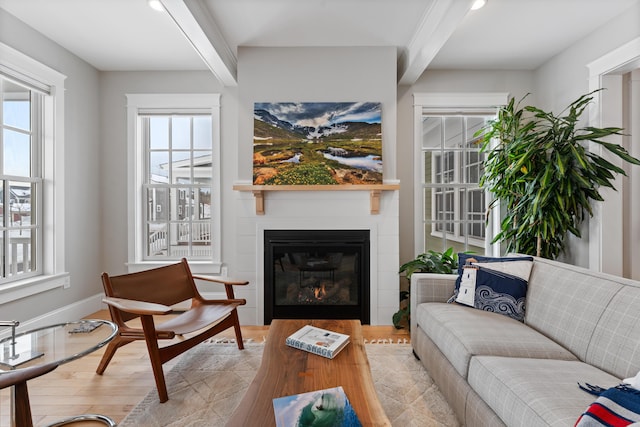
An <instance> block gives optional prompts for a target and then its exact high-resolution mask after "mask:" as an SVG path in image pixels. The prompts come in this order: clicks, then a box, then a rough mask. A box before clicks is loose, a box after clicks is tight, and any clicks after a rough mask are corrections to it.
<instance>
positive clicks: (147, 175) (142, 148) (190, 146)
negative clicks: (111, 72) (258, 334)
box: [127, 94, 220, 272]
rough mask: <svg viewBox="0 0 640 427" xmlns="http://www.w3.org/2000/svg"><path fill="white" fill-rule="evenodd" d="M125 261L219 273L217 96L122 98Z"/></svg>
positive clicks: (218, 108)
mask: <svg viewBox="0 0 640 427" xmlns="http://www.w3.org/2000/svg"><path fill="white" fill-rule="evenodd" d="M127 100H128V109H129V121H130V147H131V150H130V153H131V154H132V156H133V157H134V158H133V159H132V164H133V171H130V173H132V176H131V177H130V178H131V180H132V181H133V185H132V186H130V195H129V197H130V202H131V203H132V204H133V206H134V209H133V210H130V212H132V215H131V218H130V223H129V224H130V227H131V230H132V233H130V236H131V242H130V254H129V261H130V264H148V263H168V262H174V261H175V260H179V259H181V258H183V257H184V258H187V259H189V261H190V262H191V263H194V264H197V263H200V264H205V265H207V266H208V267H209V271H211V270H212V268H211V266H212V265H213V266H214V267H213V271H214V272H217V271H219V268H220V237H219V236H220V231H219V230H220V203H219V194H220V190H219V185H220V178H219V155H218V153H219V139H220V118H219V111H220V105H219V95H206V94H203V95H198V94H190V95H182V94H181V95H160V94H158V95H156V94H151V95H142V94H131V95H127Z"/></svg>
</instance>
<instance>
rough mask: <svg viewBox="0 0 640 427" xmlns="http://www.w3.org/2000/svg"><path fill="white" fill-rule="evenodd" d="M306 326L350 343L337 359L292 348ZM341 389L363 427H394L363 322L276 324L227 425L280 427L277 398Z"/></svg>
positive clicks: (282, 322)
mask: <svg viewBox="0 0 640 427" xmlns="http://www.w3.org/2000/svg"><path fill="white" fill-rule="evenodd" d="M304 325H313V326H317V327H319V328H323V329H328V330H331V331H335V332H340V333H343V334H347V335H349V336H350V337H351V339H350V343H349V344H348V345H347V346H346V347H345V348H344V349H343V350H342V351H341V352H340V353H338V355H337V356H335V357H334V358H333V359H327V358H325V357H322V356H318V355H315V354H312V353H309V352H306V351H304V350H298V349H295V348H292V347H289V346H287V345H286V344H285V339H286V338H287V337H288V336H289V335H291V334H292V333H294V332H295V331H297V330H298V329H300V328H301V327H303V326H304ZM337 386H342V388H343V389H344V391H345V393H346V394H347V397H348V398H349V401H350V402H351V405H352V406H353V408H354V410H355V412H356V414H357V415H358V418H359V419H360V421H361V422H362V425H363V426H391V422H390V421H389V419H388V418H387V416H386V415H385V413H384V410H383V409H382V406H381V405H380V401H379V400H378V395H377V394H376V391H375V388H374V386H373V379H372V378H371V370H370V369H369V360H368V359H367V354H366V352H365V349H364V341H363V339H362V327H361V325H360V321H359V320H289V319H276V320H273V321H272V322H271V326H270V327H269V334H268V335H267V342H266V344H265V348H264V353H263V355H262V364H261V365H260V369H258V372H257V374H256V376H255V378H254V380H253V382H252V383H251V384H250V385H249V388H248V389H247V392H246V394H245V395H244V397H243V398H242V401H241V402H240V404H239V405H238V407H237V408H236V409H235V411H234V412H233V414H232V415H231V418H230V419H229V421H228V423H227V426H229V427H236V426H237V427H246V426H275V425H276V421H275V415H274V412H273V399H274V398H276V397H282V396H288V395H292V394H298V393H305V392H309V391H315V390H321V389H325V388H331V387H337Z"/></svg>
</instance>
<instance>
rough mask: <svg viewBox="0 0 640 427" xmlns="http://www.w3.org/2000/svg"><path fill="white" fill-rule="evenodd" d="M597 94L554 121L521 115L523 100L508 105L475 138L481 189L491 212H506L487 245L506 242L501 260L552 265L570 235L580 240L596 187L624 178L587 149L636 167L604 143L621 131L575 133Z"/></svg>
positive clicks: (527, 112)
mask: <svg viewBox="0 0 640 427" xmlns="http://www.w3.org/2000/svg"><path fill="white" fill-rule="evenodd" d="M595 92H597V91H593V92H590V93H588V94H586V95H582V96H581V97H580V98H578V99H577V100H576V101H574V102H572V103H571V104H570V105H569V106H568V107H567V108H566V109H565V110H564V111H563V112H561V113H560V114H559V115H555V114H553V113H552V112H546V111H543V110H541V109H540V108H536V107H533V106H526V107H523V108H520V107H519V104H520V102H522V100H521V101H520V102H519V103H518V104H517V105H516V104H515V103H514V99H513V98H512V99H511V100H510V101H509V104H508V105H506V106H504V107H502V108H501V109H500V110H499V112H498V115H497V118H496V119H495V120H493V121H490V122H489V123H488V124H487V126H485V127H484V128H483V129H481V130H480V131H479V132H478V133H477V134H476V136H481V143H482V151H484V152H487V153H488V155H487V159H486V161H485V164H484V168H485V169H484V175H483V176H482V178H481V179H480V185H481V186H483V187H486V188H488V189H489V191H490V192H491V193H493V194H494V196H495V199H494V200H493V201H492V202H491V204H490V205H489V208H492V207H494V206H495V205H496V204H500V205H501V206H503V207H504V217H503V219H502V222H501V227H500V232H499V233H498V234H497V235H496V236H495V238H494V239H493V242H494V243H495V242H498V241H500V242H505V243H506V248H505V250H506V252H519V253H525V254H529V255H537V256H541V257H544V258H551V259H554V258H556V257H557V256H558V255H559V254H560V253H561V252H563V251H564V248H565V238H566V237H567V234H568V233H571V234H573V235H575V236H577V237H580V236H581V233H580V224H581V223H582V221H583V220H584V219H585V217H586V214H587V213H588V214H589V215H590V216H593V210H592V206H591V203H592V201H594V200H597V201H602V200H603V198H602V196H601V195H600V191H599V189H600V187H602V186H604V187H610V188H614V186H613V180H614V178H615V175H616V174H623V175H624V174H625V172H624V170H623V169H622V168H621V167H619V166H617V165H615V164H613V163H611V162H610V161H608V160H606V159H605V158H603V157H601V156H599V155H597V154H596V153H593V152H591V151H589V149H588V147H587V146H585V143H587V142H589V141H591V142H593V143H595V144H598V145H600V146H602V147H603V148H604V149H606V150H607V151H608V152H610V153H611V154H613V155H615V156H617V157H619V158H620V159H622V160H623V161H626V162H629V163H632V164H640V160H638V159H636V158H634V157H632V156H631V155H629V153H628V152H627V151H626V150H625V149H624V148H623V147H621V146H620V145H617V144H613V143H609V142H606V141H604V140H603V139H604V138H606V137H608V136H610V135H623V134H622V131H623V129H621V128H616V127H608V128H595V127H580V126H579V121H580V116H581V115H582V113H583V112H584V111H585V110H586V108H587V107H588V105H589V103H590V101H591V100H592V99H593V96H594V93H595ZM525 97H526V96H525ZM522 99H524V98H522ZM494 141H495V143H496V144H497V145H495V146H494V145H493V144H494Z"/></svg>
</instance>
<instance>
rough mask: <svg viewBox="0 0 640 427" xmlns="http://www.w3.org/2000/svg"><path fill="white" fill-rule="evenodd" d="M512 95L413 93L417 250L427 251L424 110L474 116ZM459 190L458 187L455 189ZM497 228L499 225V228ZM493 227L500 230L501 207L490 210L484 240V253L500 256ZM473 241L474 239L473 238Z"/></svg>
mask: <svg viewBox="0 0 640 427" xmlns="http://www.w3.org/2000/svg"><path fill="white" fill-rule="evenodd" d="M508 99H509V94H508V93H506V92H471V93H469V92H460V93H453V92H452V93H437V92H433V93H414V94H413V124H414V129H413V139H414V209H415V210H414V235H415V240H414V252H415V253H416V254H419V253H422V252H424V245H425V241H424V232H423V231H421V230H423V227H424V224H423V218H424V217H425V212H424V205H425V204H424V201H423V197H424V188H423V185H422V179H423V177H424V173H425V170H424V164H423V163H424V162H423V157H422V117H423V114H424V112H425V111H427V110H428V112H429V113H432V114H434V115H438V114H454V113H456V114H460V115H471V114H480V113H487V114H491V112H494V111H496V109H497V107H498V106H502V105H506V104H507V102H508ZM456 191H457V190H456ZM485 200H486V202H487V204H488V203H490V202H491V199H490V195H489V194H487V195H486V199H485ZM496 227H497V228H496ZM494 229H497V230H499V229H500V212H499V209H498V208H496V209H493V210H492V211H491V213H490V217H489V221H488V225H487V230H486V236H487V237H486V239H485V242H484V244H485V253H486V254H487V255H494V256H498V255H499V253H500V248H499V246H498V245H492V244H491V240H492V237H491V236H493V231H492V230H494ZM470 240H471V239H470Z"/></svg>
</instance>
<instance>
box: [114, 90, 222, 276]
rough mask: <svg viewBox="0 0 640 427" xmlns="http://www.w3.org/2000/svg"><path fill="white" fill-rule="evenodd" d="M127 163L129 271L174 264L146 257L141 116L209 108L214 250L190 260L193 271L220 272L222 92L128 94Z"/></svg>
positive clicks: (143, 148)
mask: <svg viewBox="0 0 640 427" xmlns="http://www.w3.org/2000/svg"><path fill="white" fill-rule="evenodd" d="M126 97H127V129H128V130H127V144H128V154H127V166H128V168H127V169H128V184H129V185H128V194H127V200H128V205H129V209H128V212H129V214H128V230H129V233H128V236H129V242H128V255H127V266H128V270H129V271H131V272H132V271H141V270H145V269H148V268H151V267H155V266H160V265H167V264H171V263H175V262H176V261H175V260H173V259H167V260H162V259H156V260H145V257H144V250H145V239H143V236H145V233H144V223H145V221H144V219H145V218H144V212H145V209H146V206H143V205H142V204H143V202H142V200H143V198H142V191H143V184H144V182H145V175H144V174H145V154H146V150H145V147H144V140H143V138H142V129H141V126H140V123H141V120H140V119H139V116H140V115H141V114H144V113H145V112H146V113H148V112H150V111H155V112H158V113H163V112H165V113H172V112H176V111H184V112H188V111H189V110H191V111H194V110H200V111H202V110H209V111H210V112H211V125H212V132H211V137H212V147H211V155H212V164H211V169H212V177H211V251H212V256H211V258H210V259H207V260H203V259H201V258H199V259H194V260H190V261H189V265H190V266H191V270H192V271H193V272H194V273H210V274H220V272H221V269H222V260H221V242H220V240H221V234H222V232H221V230H222V224H221V209H220V207H221V190H220V188H221V187H220V94H127V95H126Z"/></svg>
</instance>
